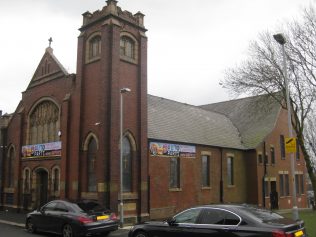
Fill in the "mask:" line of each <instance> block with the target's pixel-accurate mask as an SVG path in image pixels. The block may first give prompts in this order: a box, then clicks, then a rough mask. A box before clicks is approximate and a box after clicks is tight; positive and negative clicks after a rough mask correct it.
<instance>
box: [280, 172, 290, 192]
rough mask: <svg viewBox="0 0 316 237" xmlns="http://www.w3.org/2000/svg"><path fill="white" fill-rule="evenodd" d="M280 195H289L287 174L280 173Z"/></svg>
mask: <svg viewBox="0 0 316 237" xmlns="http://www.w3.org/2000/svg"><path fill="white" fill-rule="evenodd" d="M279 178H280V196H289V195H290V183H289V175H288V174H280V175H279Z"/></svg>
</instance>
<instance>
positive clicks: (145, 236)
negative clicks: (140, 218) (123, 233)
mask: <svg viewBox="0 0 316 237" xmlns="http://www.w3.org/2000/svg"><path fill="white" fill-rule="evenodd" d="M134 237H148V234H147V233H146V232H144V231H138V232H137V233H136V234H135V235H134Z"/></svg>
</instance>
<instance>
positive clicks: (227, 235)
mask: <svg viewBox="0 0 316 237" xmlns="http://www.w3.org/2000/svg"><path fill="white" fill-rule="evenodd" d="M240 222H241V218H240V217H239V216H238V215H236V214H234V213H232V212H230V211H227V210H225V209H221V208H211V207H207V208H204V209H203V211H202V213H201V215H200V218H199V219H198V221H197V224H198V225H197V228H196V230H195V232H196V234H197V235H198V236H200V237H236V236H239V235H238V231H237V230H238V225H239V224H240ZM236 233H237V235H236Z"/></svg>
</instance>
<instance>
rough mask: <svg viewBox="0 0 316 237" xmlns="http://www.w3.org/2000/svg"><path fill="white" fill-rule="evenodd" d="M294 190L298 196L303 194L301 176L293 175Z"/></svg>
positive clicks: (302, 178) (302, 177)
mask: <svg viewBox="0 0 316 237" xmlns="http://www.w3.org/2000/svg"><path fill="white" fill-rule="evenodd" d="M295 188H296V193H297V194H298V195H301V194H304V176H303V175H302V174H296V175H295Z"/></svg>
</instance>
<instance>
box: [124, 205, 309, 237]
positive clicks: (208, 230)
mask: <svg viewBox="0 0 316 237" xmlns="http://www.w3.org/2000/svg"><path fill="white" fill-rule="evenodd" d="M195 236H198V237H224V236H225V237H238V236H247V237H306V236H307V233H306V230H305V228H304V222H303V221H301V220H299V221H293V220H291V219H286V218H284V217H282V216H280V215H279V214H277V213H274V212H271V211H269V210H265V209H259V208H256V207H253V206H249V205H207V206H200V207H194V208H189V209H187V210H184V211H182V212H180V213H179V214H177V215H175V216H174V217H172V218H169V219H168V220H166V221H160V222H159V221H151V222H146V223H143V224H137V225H135V226H134V227H133V228H132V229H131V230H130V232H129V237H195Z"/></svg>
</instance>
